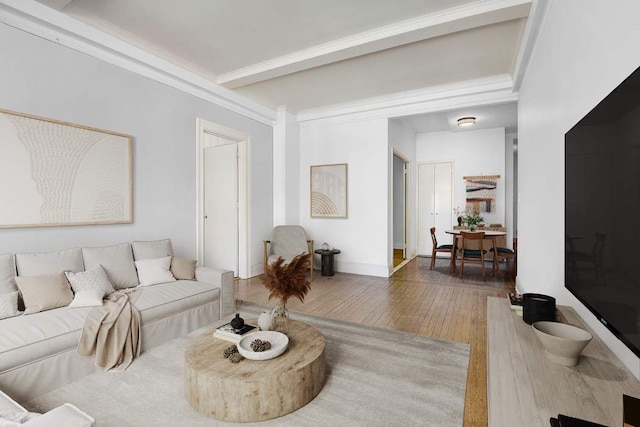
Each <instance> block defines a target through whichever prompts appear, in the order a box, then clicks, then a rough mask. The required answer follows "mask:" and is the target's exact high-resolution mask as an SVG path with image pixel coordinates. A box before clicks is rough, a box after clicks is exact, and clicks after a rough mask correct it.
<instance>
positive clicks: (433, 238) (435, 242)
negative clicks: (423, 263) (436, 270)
mask: <svg viewBox="0 0 640 427" xmlns="http://www.w3.org/2000/svg"><path fill="white" fill-rule="evenodd" d="M430 231H431V242H432V243H433V247H432V249H431V267H429V270H433V266H434V265H435V263H436V254H437V253H438V252H448V253H449V254H451V256H453V254H452V253H451V252H452V250H453V245H438V239H437V238H436V228H435V227H431V230H430Z"/></svg>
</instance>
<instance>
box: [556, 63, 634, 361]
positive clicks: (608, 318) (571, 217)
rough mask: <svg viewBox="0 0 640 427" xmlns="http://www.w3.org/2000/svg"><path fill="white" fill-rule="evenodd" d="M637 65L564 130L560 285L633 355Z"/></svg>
mask: <svg viewBox="0 0 640 427" xmlns="http://www.w3.org/2000/svg"><path fill="white" fill-rule="evenodd" d="M639 266H640V68H638V69H637V70H636V71H635V72H633V74H631V75H630V76H629V77H628V78H627V79H626V80H624V81H623V82H622V83H621V84H620V85H619V86H618V87H617V88H615V89H614V90H613V91H612V92H611V93H610V94H609V95H608V96H607V97H606V98H604V99H603V100H602V101H601V102H600V103H599V104H598V105H596V106H595V107H594V108H593V110H591V111H590V112H589V113H588V114H587V115H586V116H585V117H584V118H583V119H582V120H580V121H579V122H578V123H577V124H576V125H575V126H574V127H573V128H571V130H569V132H567V133H566V134H565V286H566V287H567V289H568V290H569V291H570V292H571V293H572V294H573V295H575V296H576V297H577V298H578V299H579V300H580V301H581V302H582V303H583V304H584V305H585V306H586V307H588V308H589V309H590V310H591V312H592V313H593V314H594V315H595V316H596V317H597V318H598V319H599V320H600V322H601V323H602V324H603V325H605V326H606V327H607V328H609V330H610V331H611V332H612V333H613V334H615V335H616V336H617V337H618V338H619V339H620V340H621V341H622V342H623V343H624V344H625V345H626V346H627V347H629V349H631V351H633V352H634V353H635V354H636V355H637V356H638V357H640V324H639V319H640V316H639V312H640V269H639V268H638V267H639Z"/></svg>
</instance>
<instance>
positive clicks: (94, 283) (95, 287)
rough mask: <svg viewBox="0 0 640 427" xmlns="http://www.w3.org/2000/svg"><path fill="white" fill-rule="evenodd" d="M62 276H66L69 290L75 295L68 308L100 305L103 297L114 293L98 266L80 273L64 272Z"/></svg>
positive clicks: (103, 272) (102, 270)
mask: <svg viewBox="0 0 640 427" xmlns="http://www.w3.org/2000/svg"><path fill="white" fill-rule="evenodd" d="M64 274H65V276H67V280H69V283H70V284H71V289H73V292H74V293H75V296H74V297H73V302H72V303H71V305H69V307H89V306H94V305H102V299H103V298H104V296H105V295H108V294H110V293H112V292H115V289H113V285H112V284H111V282H110V281H109V278H108V277H107V273H105V271H104V269H103V268H102V267H101V266H99V265H96V266H95V267H93V268H91V269H89V270H87V271H82V272H80V273H73V272H70V271H65V273H64Z"/></svg>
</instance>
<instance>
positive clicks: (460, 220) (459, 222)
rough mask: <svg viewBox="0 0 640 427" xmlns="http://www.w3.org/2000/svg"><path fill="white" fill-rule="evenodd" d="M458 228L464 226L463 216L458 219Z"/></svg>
mask: <svg viewBox="0 0 640 427" xmlns="http://www.w3.org/2000/svg"><path fill="white" fill-rule="evenodd" d="M458 226H459V227H461V226H462V217H461V216H459V217H458Z"/></svg>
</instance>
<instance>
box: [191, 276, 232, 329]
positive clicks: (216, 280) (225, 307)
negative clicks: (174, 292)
mask: <svg viewBox="0 0 640 427" xmlns="http://www.w3.org/2000/svg"><path fill="white" fill-rule="evenodd" d="M196 280H198V281H201V282H207V283H211V284H213V285H215V286H219V287H220V317H221V318H222V317H225V316H227V315H229V314H233V313H235V311H236V298H235V294H234V283H233V271H229V270H221V269H218V268H211V267H196Z"/></svg>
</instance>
